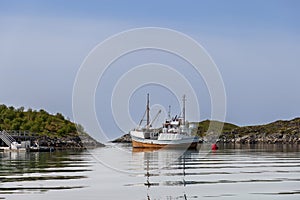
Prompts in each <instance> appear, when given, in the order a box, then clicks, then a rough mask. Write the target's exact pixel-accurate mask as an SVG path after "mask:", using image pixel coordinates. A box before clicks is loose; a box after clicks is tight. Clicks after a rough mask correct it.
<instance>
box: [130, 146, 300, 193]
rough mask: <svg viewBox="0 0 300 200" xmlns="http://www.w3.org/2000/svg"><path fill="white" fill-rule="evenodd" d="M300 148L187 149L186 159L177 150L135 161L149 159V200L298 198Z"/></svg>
mask: <svg viewBox="0 0 300 200" xmlns="http://www.w3.org/2000/svg"><path fill="white" fill-rule="evenodd" d="M298 148H299V146H293V145H263V146H261V145H251V146H247V145H244V146H243V145H240V146H239V145H234V146H230V145H226V144H225V145H220V149H219V150H218V151H214V152H202V151H186V152H185V153H184V154H182V155H180V156H179V154H178V152H176V150H165V149H163V150H157V149H138V150H136V149H134V150H133V157H136V159H143V162H144V177H145V182H144V186H145V187H146V188H147V194H146V196H147V199H195V198H200V197H202V198H212V197H213V198H220V199H222V198H223V197H232V198H233V197H238V196H239V195H241V194H242V195H246V196H252V197H253V196H256V195H258V196H262V195H263V196H265V195H274V194H277V195H284V194H286V195H291V194H293V195H297V194H299V190H297V187H296V185H298V184H299V182H300V170H299V169H300V154H299V151H298ZM179 153H181V152H179ZM174 155H175V156H174ZM175 157H177V159H174V158H175ZM138 185H139V184H131V186H138ZM259 185H261V186H262V187H259ZM287 185H288V186H289V187H286V186H287ZM295 187H296V188H295ZM196 188H197V189H196ZM222 188H224V189H222ZM280 188H282V189H283V190H280ZM284 188H286V189H284ZM287 188H288V189H287ZM195 189H196V190H195ZM169 191H171V193H170V195H168V192H169ZM200 191H201V192H200ZM262 191H268V192H262Z"/></svg>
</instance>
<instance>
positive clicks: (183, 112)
mask: <svg viewBox="0 0 300 200" xmlns="http://www.w3.org/2000/svg"><path fill="white" fill-rule="evenodd" d="M185 101H186V98H185V95H183V98H182V104H183V108H182V115H183V116H182V117H183V125H185Z"/></svg>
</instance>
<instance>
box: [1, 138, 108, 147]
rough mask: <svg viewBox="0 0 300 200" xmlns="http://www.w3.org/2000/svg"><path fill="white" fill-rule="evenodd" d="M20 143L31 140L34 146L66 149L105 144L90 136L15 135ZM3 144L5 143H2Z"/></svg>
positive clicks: (102, 145)
mask: <svg viewBox="0 0 300 200" xmlns="http://www.w3.org/2000/svg"><path fill="white" fill-rule="evenodd" d="M14 138H15V140H16V141H17V142H18V143H21V142H22V141H25V140H27V141H30V144H31V145H32V146H34V145H39V146H43V147H51V148H54V149H56V150H64V149H86V148H97V147H104V146H105V145H104V144H102V143H99V142H97V141H96V140H94V139H93V138H90V137H79V136H69V137H60V138H58V137H48V136H32V137H28V136H27V137H26V138H24V137H18V136H14ZM2 146H3V145H2Z"/></svg>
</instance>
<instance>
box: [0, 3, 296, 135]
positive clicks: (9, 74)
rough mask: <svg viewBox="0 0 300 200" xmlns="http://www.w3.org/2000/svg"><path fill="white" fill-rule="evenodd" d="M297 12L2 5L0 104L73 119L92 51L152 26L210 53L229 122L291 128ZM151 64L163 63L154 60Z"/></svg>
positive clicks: (275, 6) (207, 6)
mask: <svg viewBox="0 0 300 200" xmlns="http://www.w3.org/2000/svg"><path fill="white" fill-rule="evenodd" d="M299 9H300V2H299V1H275V0H274V1H253V0H251V1H186V2H183V1H144V2H142V1H58V0H57V1H30V0H28V1H3V0H1V1H0V72H1V73H0V92H1V95H0V103H5V104H8V105H14V106H17V107H18V106H25V107H31V108H35V109H40V108H44V109H46V110H48V111H49V112H50V113H56V112H62V113H63V114H64V115H66V116H68V117H70V118H72V88H73V83H74V81H75V77H76V73H77V71H78V69H79V67H80V65H81V63H82V61H83V59H84V58H85V57H86V56H87V54H88V53H89V52H90V51H91V50H92V49H93V48H94V47H95V45H97V44H98V43H99V42H101V41H103V40H104V39H106V38H107V37H109V36H111V35H113V34H116V33H118V32H120V31H124V30H127V29H131V28H137V27H145V26H157V27H164V28H171V29H174V30H177V31H180V32H183V33H185V34H187V35H189V36H191V37H192V38H194V39H195V40H196V41H197V42H199V43H200V44H201V45H202V46H203V47H204V48H205V49H206V50H207V52H208V53H209V54H210V56H211V57H212V59H213V60H214V61H215V63H216V64H217V66H218V68H219V70H220V72H221V75H222V78H223V81H224V84H225V89H226V94H227V115H226V120H227V121H229V122H232V123H236V124H239V125H248V124H261V123H268V122H271V121H274V120H277V119H291V118H293V117H296V116H300V109H299V102H300V92H299V86H300V79H299V74H300V67H299V65H300V60H299V52H300V24H299V23H300V21H299V19H300V13H299ZM146 54H147V52H146V53H145V54H144V56H146ZM151 55H152V54H151ZM142 57H143V56H142ZM153 57H155V59H156V61H159V59H162V60H166V59H167V58H168V57H164V56H161V57H160V56H156V54H155V53H154V54H153ZM132 59H133V58H132ZM144 59H145V61H146V60H147V61H151V59H150V60H149V59H148V58H147V56H146V57H145V58H144ZM124 62H126V63H127V64H128V63H130V59H127V60H126V59H125V60H124ZM129 65H130V64H129ZM108 76H109V75H108ZM110 84H113V83H110ZM199 88H200V89H201V88H202V87H201V86H199ZM149 90H151V91H152V90H153V91H152V92H153V93H155V89H153V88H149ZM156 91H157V90H156ZM140 92H141V93H140V94H136V95H135V97H136V98H137V99H136V101H139V102H141V101H143V102H142V103H139V107H137V108H135V109H134V106H132V105H131V107H132V109H131V111H132V113H133V118H134V119H136V120H137V119H138V118H139V115H138V112H139V111H140V110H141V109H143V107H142V106H143V105H142V104H143V103H144V100H143V99H142V96H143V95H141V94H143V93H145V92H146V91H145V88H144V89H143V88H142V89H141V90H140ZM199 94H201V95H202V97H204V99H203V101H202V102H203V105H202V107H204V109H203V113H201V116H202V117H201V119H206V118H209V117H210V109H209V108H208V109H206V107H209V96H208V94H207V91H206V89H205V87H204V88H203V91H199ZM201 95H199V96H201ZM153 96H154V95H153ZM138 97H139V98H138ZM96 98H101V91H99V92H98V93H97V95H96ZM153 100H154V103H158V101H159V99H156V98H155V97H153ZM96 107H97V109H98V110H97V111H98V112H99V113H103V112H101V111H102V110H101V109H102V108H101V106H99V105H96ZM175 107H176V106H175ZM175 110H176V108H175ZM177 110H178V108H177ZM142 112H143V111H142ZM99 117H100V118H101V114H99ZM102 117H103V118H104V119H105V118H106V116H105V115H104V116H102ZM108 118H109V117H108ZM100 120H101V119H100ZM105 124H106V128H107V129H110V127H111V126H114V128H115V125H113V124H112V123H110V122H105Z"/></svg>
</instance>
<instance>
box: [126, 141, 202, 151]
mask: <svg viewBox="0 0 300 200" xmlns="http://www.w3.org/2000/svg"><path fill="white" fill-rule="evenodd" d="M197 145H198V142H192V143H180V144H155V143H145V142H139V141H135V140H132V147H133V148H157V149H160V148H186V149H196V148H197Z"/></svg>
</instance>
